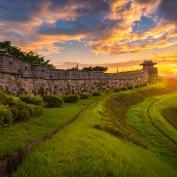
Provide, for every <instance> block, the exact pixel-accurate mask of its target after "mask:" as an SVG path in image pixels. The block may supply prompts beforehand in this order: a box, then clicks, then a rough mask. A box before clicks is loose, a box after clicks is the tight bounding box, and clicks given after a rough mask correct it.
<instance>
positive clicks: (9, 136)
mask: <svg viewBox="0 0 177 177" xmlns="http://www.w3.org/2000/svg"><path fill="white" fill-rule="evenodd" d="M94 99H95V98H93V97H92V98H89V99H88V100H79V102H78V103H76V104H65V105H64V106H63V107H61V108H46V109H45V110H44V114H43V115H42V116H40V117H37V118H34V119H31V120H29V121H26V122H21V123H17V124H15V125H13V126H11V127H8V128H0V155H6V154H8V153H10V152H12V151H14V150H17V149H19V148H22V147H23V146H25V145H26V143H27V142H28V141H29V140H31V139H32V138H34V137H38V136H41V135H44V134H46V133H47V132H49V131H51V130H52V129H53V128H56V127H58V126H60V125H62V124H64V123H65V122H66V121H67V120H69V119H72V118H73V117H74V116H75V115H76V114H77V113H78V112H79V111H80V110H81V109H82V108H84V107H87V105H88V104H89V103H91V102H92V101H93V100H94Z"/></svg>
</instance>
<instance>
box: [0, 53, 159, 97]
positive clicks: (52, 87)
mask: <svg viewBox="0 0 177 177" xmlns="http://www.w3.org/2000/svg"><path fill="white" fill-rule="evenodd" d="M150 70H151V71H152V70H153V71H155V70H156V69H154V67H152V66H151V68H150ZM149 75H150V73H149V70H148V71H147V69H143V70H137V71H128V72H119V73H103V72H91V71H89V72H86V71H79V70H62V69H51V68H48V67H46V66H44V65H39V64H30V63H28V62H24V61H21V60H19V59H14V58H13V57H11V56H5V55H0V87H2V88H3V89H6V90H8V91H9V92H12V93H14V94H20V93H22V92H27V93H31V94H36V95H38V94H46V93H53V94H59V95H63V94H70V93H82V92H93V91H98V90H111V89H114V88H122V87H132V88H133V87H135V86H141V85H144V84H146V83H147V82H148V80H149Z"/></svg>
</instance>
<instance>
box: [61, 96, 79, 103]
mask: <svg viewBox="0 0 177 177" xmlns="http://www.w3.org/2000/svg"><path fill="white" fill-rule="evenodd" d="M78 99H79V95H76V94H73V95H65V96H63V100H64V102H65V103H76V102H77V101H78Z"/></svg>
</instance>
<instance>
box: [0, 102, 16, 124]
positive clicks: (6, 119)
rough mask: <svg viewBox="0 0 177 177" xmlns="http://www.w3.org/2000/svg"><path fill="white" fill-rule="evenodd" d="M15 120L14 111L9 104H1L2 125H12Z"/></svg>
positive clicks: (0, 121) (0, 116)
mask: <svg viewBox="0 0 177 177" xmlns="http://www.w3.org/2000/svg"><path fill="white" fill-rule="evenodd" d="M12 122H13V118H12V113H11V111H10V110H9V108H8V107H7V106H4V105H2V104H0V127H5V126H9V125H11V124H12Z"/></svg>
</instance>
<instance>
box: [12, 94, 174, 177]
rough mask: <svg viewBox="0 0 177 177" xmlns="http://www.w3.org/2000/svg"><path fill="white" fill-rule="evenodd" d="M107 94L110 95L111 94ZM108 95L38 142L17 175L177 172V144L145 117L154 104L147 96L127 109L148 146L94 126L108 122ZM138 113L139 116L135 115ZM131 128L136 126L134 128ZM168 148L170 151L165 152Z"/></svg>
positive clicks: (104, 176)
mask: <svg viewBox="0 0 177 177" xmlns="http://www.w3.org/2000/svg"><path fill="white" fill-rule="evenodd" d="M131 92H134V91H127V92H125V93H124V94H125V95H126V94H130V93H131ZM146 93H148V91H147V92H146ZM105 99H106V100H107V98H105ZM105 99H104V98H100V101H98V103H97V104H96V105H94V106H92V107H91V108H89V109H88V110H86V111H85V112H83V113H82V114H81V115H80V117H79V119H77V120H76V121H75V122H73V123H72V124H71V125H69V126H68V127H66V128H65V129H64V130H63V131H62V132H60V133H59V134H57V135H55V136H54V137H53V138H52V139H51V140H49V141H47V142H45V143H43V144H42V145H41V146H39V147H38V148H37V149H36V150H35V151H34V152H32V153H31V154H30V155H29V156H28V157H27V159H26V160H25V162H24V164H23V166H21V167H20V168H19V169H18V171H17V172H16V173H14V174H13V176H14V177H18V176H19V177H21V176H23V177H63V176H65V177H159V176H160V177H172V176H176V175H177V171H176V170H175V163H176V157H174V156H173V155H174V153H173V150H174V148H175V147H174V146H173V145H172V144H170V142H168V140H166V139H165V137H163V136H162V135H161V134H158V132H157V130H156V129H155V130H154V129H153V127H152V125H151V124H150V123H149V122H148V121H149V120H146V121H145V120H144V117H146V116H144V115H145V112H144V108H146V106H147V105H149V102H148V103H146V101H145V102H143V103H142V105H141V104H139V103H138V104H137V105H136V106H137V107H136V106H133V107H131V109H130V111H129V112H128V117H129V121H130V124H131V125H132V126H133V127H134V128H136V132H137V133H138V136H140V138H142V140H143V142H145V143H146V144H147V145H148V148H147V149H146V148H143V147H142V146H137V145H135V144H132V143H131V142H129V141H127V137H126V136H125V135H123V137H122V136H121V137H120V136H117V137H116V136H112V135H111V134H109V133H106V132H105V131H101V130H99V129H96V128H94V127H95V125H102V124H103V123H105V116H104V117H103V114H102V112H103V111H105V110H103V109H102V105H103V102H104V100H105ZM140 101H141V100H140ZM113 106H114V105H113ZM120 106H121V105H120ZM123 106H125V105H123ZM114 108H115V106H114ZM135 108H137V109H135ZM125 112H127V111H125ZM121 115H124V114H121ZM133 116H135V117H134V118H135V120H134V119H133ZM108 118H109V117H108ZM131 118H132V119H131ZM139 119H140V120H139ZM132 120H133V121H132ZM107 123H108V122H107ZM125 126H128V125H125ZM130 131H133V130H131V128H130ZM124 136H125V137H126V138H124ZM161 136H162V137H161ZM166 142H167V143H166ZM168 145H169V146H168ZM169 147H170V150H169V149H168V148H169ZM166 153H167V155H164V154H166ZM168 155H169V158H168V157H167V156H168Z"/></svg>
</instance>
